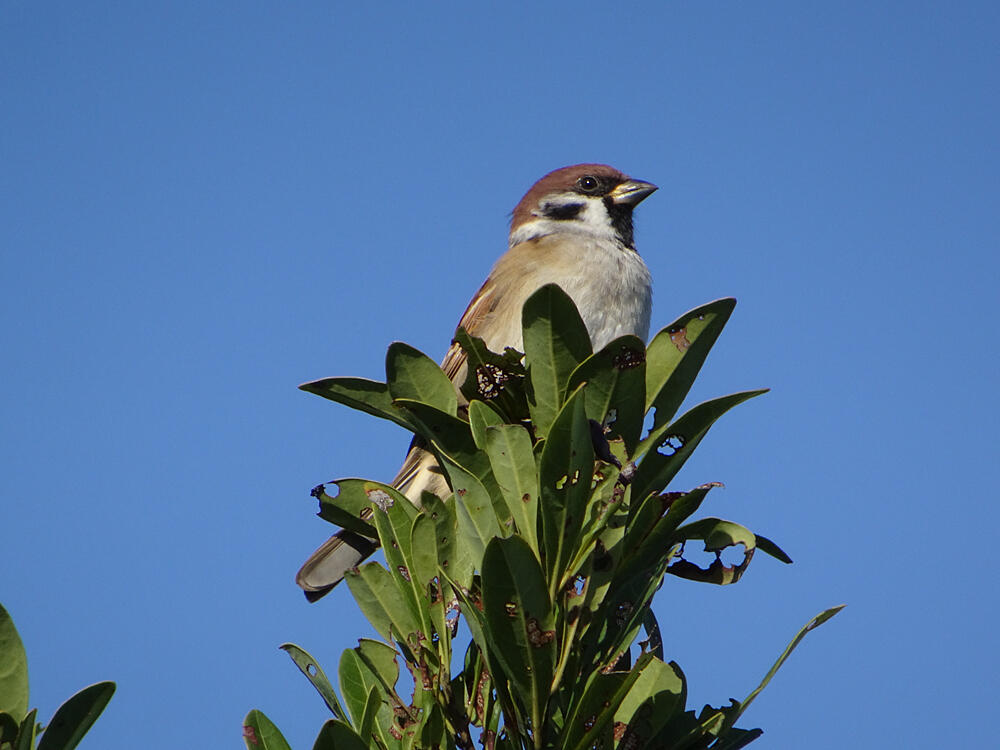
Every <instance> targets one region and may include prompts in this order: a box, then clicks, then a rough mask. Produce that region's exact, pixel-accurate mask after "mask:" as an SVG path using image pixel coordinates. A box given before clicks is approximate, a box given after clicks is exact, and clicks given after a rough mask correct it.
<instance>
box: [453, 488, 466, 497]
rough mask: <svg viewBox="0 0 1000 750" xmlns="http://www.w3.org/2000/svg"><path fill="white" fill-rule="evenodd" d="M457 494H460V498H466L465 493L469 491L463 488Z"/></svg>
mask: <svg viewBox="0 0 1000 750" xmlns="http://www.w3.org/2000/svg"><path fill="white" fill-rule="evenodd" d="M456 492H457V493H458V496H459V497H465V493H466V492H468V490H467V489H465V488H461V489H459V490H456Z"/></svg>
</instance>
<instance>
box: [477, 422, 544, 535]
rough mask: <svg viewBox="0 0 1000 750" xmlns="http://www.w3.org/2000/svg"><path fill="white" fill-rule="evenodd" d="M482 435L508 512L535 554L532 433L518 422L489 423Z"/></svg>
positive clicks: (535, 476)
mask: <svg viewBox="0 0 1000 750" xmlns="http://www.w3.org/2000/svg"><path fill="white" fill-rule="evenodd" d="M484 439H485V446H484V447H485V450H486V454H487V456H489V460H490V466H491V467H492V469H493V476H494V477H495V478H496V481H497V485H498V486H499V488H500V494H501V495H502V496H503V499H504V501H505V502H506V504H507V510H508V513H509V515H510V517H511V519H513V521H514V525H515V527H516V528H517V531H518V533H519V534H520V535H521V536H523V537H524V538H525V539H526V540H527V541H528V544H529V545H531V548H532V549H533V550H535V554H536V555H537V554H538V529H537V527H538V496H539V489H538V471H537V468H536V466H535V454H534V452H533V450H532V445H531V436H530V435H529V434H528V431H527V430H526V429H524V428H523V427H522V426H521V425H500V426H495V427H489V428H488V429H487V430H486V431H485V436H484Z"/></svg>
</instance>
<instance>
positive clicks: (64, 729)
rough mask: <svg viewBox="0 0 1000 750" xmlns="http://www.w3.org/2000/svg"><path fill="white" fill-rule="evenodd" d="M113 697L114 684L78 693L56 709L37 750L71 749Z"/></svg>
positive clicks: (98, 685) (103, 684)
mask: <svg viewBox="0 0 1000 750" xmlns="http://www.w3.org/2000/svg"><path fill="white" fill-rule="evenodd" d="M114 694H115V683H113V682H98V683H95V684H93V685H90V686H88V687H85V688H84V689H83V690H81V691H80V692H78V693H77V694H76V695H74V696H73V697H72V698H70V699H69V700H67V701H66V702H65V703H63V704H62V705H61V706H59V708H57V709H56V712H55V714H54V715H53V717H52V719H51V720H50V721H49V724H48V726H47V727H45V731H44V732H43V733H42V738H41V740H39V742H38V750H72V748H74V747H76V746H77V744H79V742H80V740H82V739H83V736H84V735H85V734H86V733H87V731H88V730H89V729H90V728H91V727H92V726H93V725H94V722H95V721H97V717H98V716H100V715H101V712H102V711H104V707H105V706H107V705H108V701H110V700H111V696H112V695H114Z"/></svg>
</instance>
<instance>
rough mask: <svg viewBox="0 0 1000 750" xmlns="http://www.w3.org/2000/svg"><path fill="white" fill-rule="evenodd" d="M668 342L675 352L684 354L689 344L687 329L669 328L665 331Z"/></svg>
mask: <svg viewBox="0 0 1000 750" xmlns="http://www.w3.org/2000/svg"><path fill="white" fill-rule="evenodd" d="M667 334H668V335H669V336H670V341H671V343H673V345H674V346H676V347H677V351H679V352H686V351H687V350H688V347H690V346H691V342H690V341H688V337H687V328H671V329H669V330H668V331H667Z"/></svg>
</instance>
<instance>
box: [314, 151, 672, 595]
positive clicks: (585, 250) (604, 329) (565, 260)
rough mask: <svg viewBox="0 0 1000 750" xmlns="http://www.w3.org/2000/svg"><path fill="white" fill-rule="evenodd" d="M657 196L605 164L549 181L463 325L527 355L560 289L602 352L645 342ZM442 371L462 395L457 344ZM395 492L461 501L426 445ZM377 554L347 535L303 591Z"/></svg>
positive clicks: (521, 206) (520, 214) (332, 542)
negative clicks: (541, 292)
mask: <svg viewBox="0 0 1000 750" xmlns="http://www.w3.org/2000/svg"><path fill="white" fill-rule="evenodd" d="M656 189H657V187H656V185H653V184H652V183H649V182H644V181H642V180H636V179H632V178H631V177H628V176H626V175H625V174H623V173H622V172H619V171H618V170H617V169H615V168H614V167H609V166H607V165H605V164H577V165H575V166H571V167H563V168H562V169H557V170H555V171H553V172H549V173H548V174H547V175H545V176H544V177H542V178H541V179H540V180H538V182H536V183H535V184H534V185H533V186H532V187H531V189H530V190H528V192H527V193H525V194H524V197H523V198H521V201H520V203H518V204H517V207H516V208H515V209H514V211H513V213H512V214H511V222H510V237H509V241H508V247H507V251H506V252H505V253H504V254H503V255H502V256H501V257H500V259H499V260H498V261H497V262H496V264H495V265H494V266H493V270H492V271H490V274H489V276H488V277H487V279H486V281H485V282H484V283H483V285H482V287H480V289H479V291H478V292H477V293H476V295H475V296H474V297H473V298H472V301H471V302H470V303H469V306H468V308H466V310H465V314H463V315H462V319H461V320H460V321H459V325H460V326H461V327H463V328H464V329H465V330H466V331H467V332H468V333H469V335H471V336H476V337H479V338H481V339H483V342H484V343H485V344H486V346H487V347H488V348H489V349H490V350H492V351H495V352H502V351H503V350H504V348H505V347H512V348H514V349H516V350H517V351H523V342H522V333H521V308H522V307H523V306H524V303H525V301H526V300H527V299H528V297H530V296H531V295H532V294H533V293H534V292H535V291H537V290H538V289H539V288H541V287H542V286H545V285H546V284H552V283H554V284H558V285H559V286H560V287H562V289H563V291H565V292H566V293H567V294H568V295H569V296H570V297H571V298H572V299H573V302H574V303H575V304H576V306H577V309H578V310H579V312H580V317H581V318H583V322H584V323H585V324H586V326H587V331H588V333H589V334H590V339H591V343H592V344H593V348H594V351H598V350H600V349H601V348H603V347H604V346H605V345H606V344H608V343H609V342H611V341H612V340H614V339H616V338H618V337H619V336H625V335H627V334H633V335H635V336H638V337H639V338H641V339H643V340H645V339H646V338H647V336H648V335H649V318H650V312H651V308H652V285H651V278H650V273H649V269H648V268H647V267H646V264H645V262H644V261H643V260H642V258H641V257H639V254H638V253H637V252H636V249H635V239H634V236H633V230H632V209H634V208H635V206H636V205H638V204H639V203H640V202H641V201H642V200H643V199H645V198H646V197H648V196H649V195H650V194H651V193H653V192H654V191H655V190H656ZM441 369H443V370H444V372H445V373H446V374H447V375H448V377H449V378H451V380H452V381H453V382H454V383H455V384H456V388H457V387H458V386H459V385H460V384H461V383H462V382H463V381H464V380H465V375H466V361H465V353H464V352H463V351H462V349H461V347H459V346H458V344H457V343H454V342H453V343H452V345H451V348H450V349H449V350H448V353H447V354H446V355H445V357H444V361H443V362H442V364H441ZM460 399H461V396H460ZM392 484H393V486H394V487H396V488H397V489H398V490H399V491H400V492H402V493H403V494H404V495H406V497H407V498H408V499H409V500H410V501H411V502H412V503H414V504H415V505H417V506H419V504H420V503H419V501H420V497H421V493H422V492H431V493H433V494H436V495H438V496H440V497H446V496H447V495H449V494H450V492H451V490H450V489H449V488H448V484H447V480H446V479H445V476H444V474H443V472H442V471H441V469H440V468H439V467H438V466H437V462H436V461H435V459H434V457H433V455H432V454H431V453H430V452H429V451H427V450H425V449H424V448H422V447H421V446H420V444H419V441H417V440H414V442H413V443H412V444H411V447H410V450H409V452H408V453H407V456H406V459H405V460H404V462H403V466H402V467H401V468H400V470H399V473H398V474H397V475H396V478H395V479H394V480H393V482H392ZM377 547H378V542H377V541H376V540H373V539H370V538H368V537H364V536H362V535H360V534H356V533H353V532H350V531H346V530H343V531H340V532H338V533H337V534H335V535H334V536H332V537H330V539H328V540H327V541H326V542H324V543H323V545H322V546H320V547H319V548H318V549H317V550H316V551H315V552H313V554H312V555H311V556H310V557H309V559H308V560H306V562H305V564H304V565H303V566H302V568H301V569H300V570H299V572H298V575H297V576H296V578H295V580H296V583H298V585H299V586H301V587H302V589H303V590H304V591H305V594H306V598H307V599H309V600H310V601H315V600H316V599H319V598H320V597H321V596H323V595H324V594H326V593H327V592H328V591H330V589H332V588H333V587H334V586H335V585H337V584H338V583H339V582H340V581H341V580H342V579H343V577H344V574H345V573H346V572H347V571H348V570H350V569H352V568H354V567H356V566H357V565H358V564H359V563H360V562H361V561H362V560H364V559H365V558H366V557H368V556H369V555H371V554H372V553H373V552H374V551H375V549H376V548H377Z"/></svg>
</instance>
